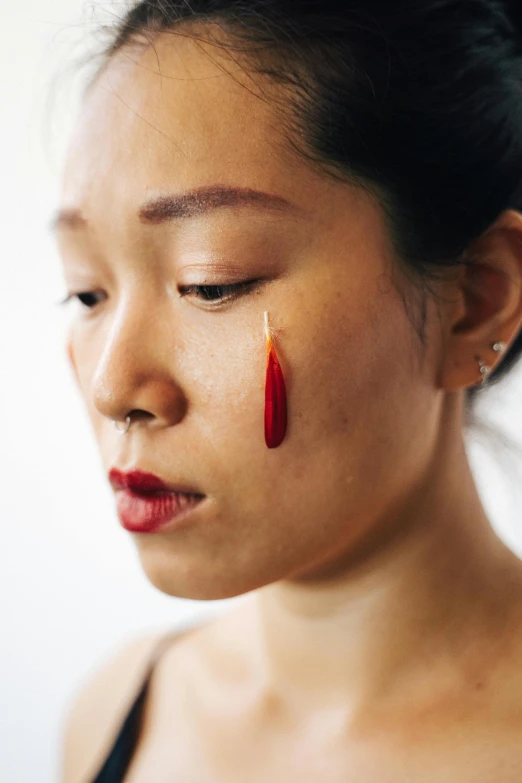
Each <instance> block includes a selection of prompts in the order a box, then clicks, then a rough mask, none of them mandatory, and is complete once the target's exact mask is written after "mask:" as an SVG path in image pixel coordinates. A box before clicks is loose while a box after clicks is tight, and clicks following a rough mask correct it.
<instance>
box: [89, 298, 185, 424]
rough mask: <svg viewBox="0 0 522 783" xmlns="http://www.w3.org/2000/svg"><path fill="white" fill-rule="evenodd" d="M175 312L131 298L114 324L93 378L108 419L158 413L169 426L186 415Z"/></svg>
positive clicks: (95, 396)
mask: <svg viewBox="0 0 522 783" xmlns="http://www.w3.org/2000/svg"><path fill="white" fill-rule="evenodd" d="M169 315H170V316H172V313H170V314H167V313H162V312H161V309H159V310H158V309H154V308H151V306H150V303H149V305H148V306H147V307H145V306H144V301H143V300H142V302H141V303H140V304H139V305H137V306H136V305H133V306H130V303H127V305H126V306H125V307H122V308H121V310H120V312H119V317H118V318H116V319H115V321H114V323H113V324H112V326H111V329H110V332H109V336H108V338H107V340H106V342H105V344H104V346H103V348H102V351H101V354H100V357H99V360H98V362H97V365H96V370H95V372H94V375H93V376H92V380H91V393H92V402H93V405H94V407H95V408H96V410H97V411H98V412H99V413H101V414H102V416H105V417H106V418H108V419H111V420H113V421H119V422H124V421H125V419H126V418H127V416H129V415H131V416H132V418H133V420H134V421H137V420H138V419H147V420H150V419H152V420H153V422H154V426H161V427H167V426H171V425H173V424H176V423H178V422H179V421H181V420H182V419H183V417H184V416H185V412H186V409H187V398H186V395H185V393H184V391H183V389H182V387H181V385H180V383H179V380H178V379H177V377H176V366H175V365H176V351H175V342H174V335H175V333H176V330H175V327H174V326H173V324H172V318H171V317H170V318H169Z"/></svg>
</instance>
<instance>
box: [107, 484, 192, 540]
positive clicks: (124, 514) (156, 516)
mask: <svg viewBox="0 0 522 783" xmlns="http://www.w3.org/2000/svg"><path fill="white" fill-rule="evenodd" d="M204 498H205V496H204V495H199V494H198V495H195V494H186V493H180V492H149V493H143V492H135V491H134V490H131V489H124V490H119V491H118V492H117V497H116V507H117V511H118V517H119V519H120V522H121V524H122V526H123V527H124V528H125V530H128V531H130V532H132V533H154V532H156V531H159V530H162V531H163V530H166V529H167V528H168V529H175V528H179V527H180V526H181V524H182V523H183V525H184V524H185V523H186V522H187V521H188V519H189V517H190V515H191V512H192V511H194V509H195V508H196V507H197V506H199V505H200V503H201V502H202V501H203V500H204Z"/></svg>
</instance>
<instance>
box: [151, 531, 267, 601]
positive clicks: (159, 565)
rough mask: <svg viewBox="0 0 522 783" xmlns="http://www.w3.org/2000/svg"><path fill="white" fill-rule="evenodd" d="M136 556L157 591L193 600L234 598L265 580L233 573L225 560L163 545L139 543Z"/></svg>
mask: <svg viewBox="0 0 522 783" xmlns="http://www.w3.org/2000/svg"><path fill="white" fill-rule="evenodd" d="M138 549H139V558H140V562H141V566H142V569H143V572H144V574H145V576H146V577H147V579H148V580H149V582H150V583H151V584H152V585H153V587H155V588H156V589H157V590H159V591H160V592H162V593H164V594H165V595H170V596H172V597H174V598H187V599H189V600H192V601H221V600H224V599H227V598H236V597H238V596H241V595H244V594H245V593H249V592H250V591H251V590H255V589H257V588H259V587H262V586H263V584H266V582H263V581H262V582H261V583H260V582H259V581H256V582H255V583H254V582H253V581H252V574H244V573H243V574H241V573H237V572H234V569H233V566H232V565H231V564H230V563H228V562H218V564H216V561H215V558H212V562H211V561H210V560H205V558H202V557H199V558H197V562H196V559H195V558H190V557H187V556H185V557H184V556H183V555H181V554H179V553H175V552H172V551H170V552H166V551H165V549H164V548H160V547H151V546H150V545H149V546H146V545H145V544H141V545H140V546H139V547H138Z"/></svg>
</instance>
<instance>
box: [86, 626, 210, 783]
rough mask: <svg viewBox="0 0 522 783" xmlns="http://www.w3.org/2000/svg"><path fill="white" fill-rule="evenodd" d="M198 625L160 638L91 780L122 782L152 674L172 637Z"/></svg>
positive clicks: (139, 725) (110, 782)
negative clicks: (106, 753)
mask: <svg viewBox="0 0 522 783" xmlns="http://www.w3.org/2000/svg"><path fill="white" fill-rule="evenodd" d="M199 626H200V623H198V624H197V625H194V624H191V625H189V626H187V627H183V628H182V629H179V628H178V629H177V630H176V631H174V632H172V631H171V632H169V633H168V634H165V635H164V636H162V637H161V639H160V640H159V641H158V643H157V644H156V646H155V648H154V650H153V653H152V655H151V657H150V661H149V665H148V667H147V671H146V673H145V676H144V679H143V682H142V685H141V687H140V689H139V691H138V693H137V694H136V697H135V698H134V701H133V702H132V705H131V707H130V709H129V711H128V712H127V715H126V716H125V719H124V721H123V723H122V725H121V727H120V729H119V731H118V735H117V737H116V739H115V741H114V744H113V746H112V748H111V750H110V752H109V754H108V755H107V757H106V759H105V762H104V763H103V765H102V767H101V769H100V771H99V772H98V774H97V775H96V777H95V778H94V779H93V781H92V783H123V779H124V777H125V773H126V772H127V769H128V768H129V765H130V762H131V759H132V755H133V752H134V748H135V746H136V743H137V741H138V737H139V733H140V728H141V718H142V713H143V707H144V704H145V701H146V698H147V693H148V690H149V684H150V679H151V675H152V673H153V671H154V669H155V667H156V665H157V663H158V661H159V660H160V658H161V656H162V655H163V653H164V652H165V650H167V649H168V648H169V647H170V644H171V642H172V640H173V639H176V638H178V637H181V636H183V635H184V634H185V633H188V632H189V631H190V630H192V628H193V627H199Z"/></svg>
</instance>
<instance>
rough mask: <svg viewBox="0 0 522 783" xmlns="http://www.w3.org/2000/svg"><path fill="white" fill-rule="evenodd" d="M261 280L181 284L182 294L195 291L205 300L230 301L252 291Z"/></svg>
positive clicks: (180, 290) (194, 292)
mask: <svg viewBox="0 0 522 783" xmlns="http://www.w3.org/2000/svg"><path fill="white" fill-rule="evenodd" d="M260 282H261V281H260V280H246V281H243V282H241V283H228V284H226V285H187V286H180V287H179V292H180V296H187V295H188V294H191V293H193V294H194V295H195V296H196V297H197V298H199V299H203V301H205V302H218V303H220V302H228V301H232V300H233V299H238V298H239V297H240V296H242V295H244V294H247V293H251V292H252V289H253V288H254V286H255V285H256V284H257V283H260Z"/></svg>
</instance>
